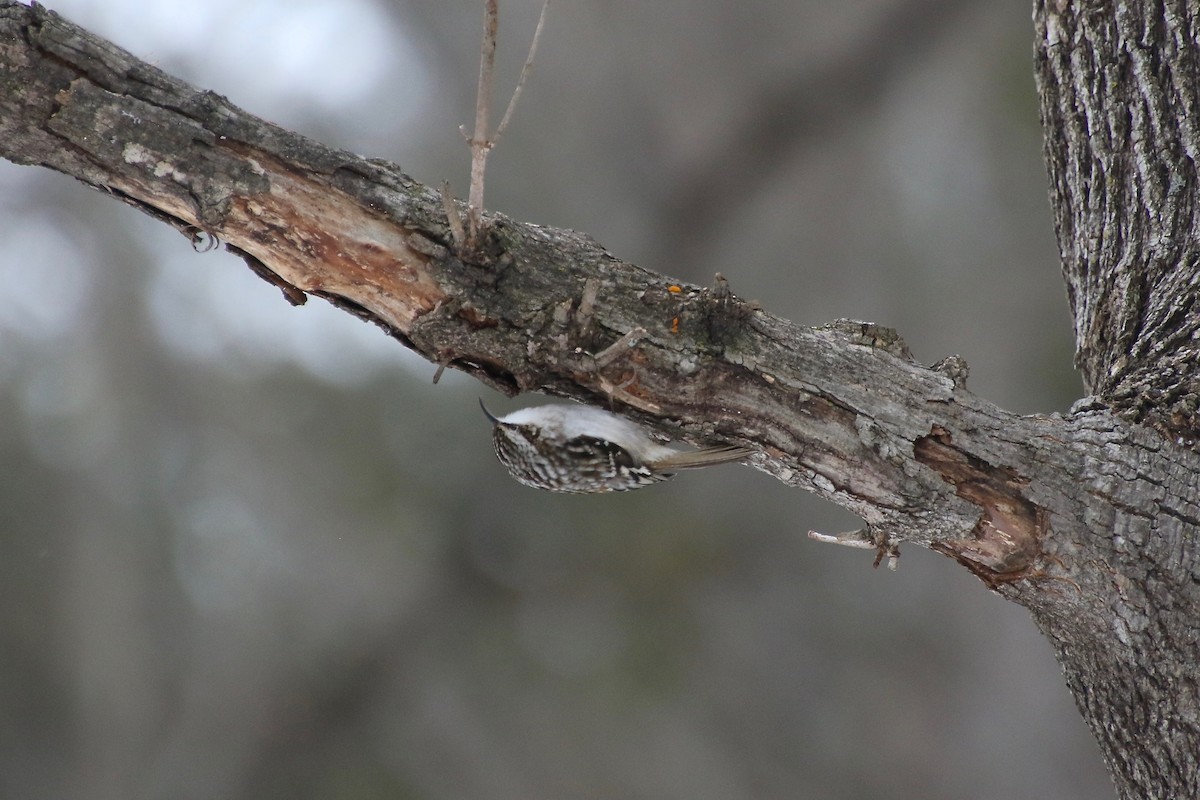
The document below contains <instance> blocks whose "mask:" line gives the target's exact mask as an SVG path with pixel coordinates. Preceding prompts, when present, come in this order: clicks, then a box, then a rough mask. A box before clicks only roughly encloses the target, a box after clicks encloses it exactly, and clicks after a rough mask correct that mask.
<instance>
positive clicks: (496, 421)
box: [479, 397, 500, 425]
mask: <svg viewBox="0 0 1200 800" xmlns="http://www.w3.org/2000/svg"><path fill="white" fill-rule="evenodd" d="M479 407H480V408H482V409H483V413H484V414H485V415H486V416H487V418H488V419H489V420H491V422H492V424H493V425H499V424H500V419H499V418H498V417H497V416H496V415H495V414H493V413H492V412H490V411H488V410H487V406H485V405H484V404H483V398H482V397H481V398H479Z"/></svg>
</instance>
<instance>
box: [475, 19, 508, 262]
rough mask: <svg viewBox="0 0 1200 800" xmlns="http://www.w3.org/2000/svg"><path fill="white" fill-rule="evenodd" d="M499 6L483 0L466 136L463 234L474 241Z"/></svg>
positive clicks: (488, 144) (487, 144) (479, 216)
mask: <svg viewBox="0 0 1200 800" xmlns="http://www.w3.org/2000/svg"><path fill="white" fill-rule="evenodd" d="M499 27H500V10H499V8H498V7H497V4H496V0H484V4H483V41H482V43H481V44H480V47H479V86H478V88H477V89H476V90H475V133H474V134H473V135H472V136H470V137H468V138H467V143H468V144H469V145H470V146H471V190H470V194H469V195H468V196H467V235H468V237H469V242H470V243H471V244H475V243H476V242H477V241H478V238H479V230H480V223H481V221H482V219H483V176H484V173H485V172H486V171H487V157H488V151H489V150H491V147H492V144H491V142H490V141H488V116H489V114H490V113H491V107H492V82H493V79H494V78H495V75H496V32H497V30H498V29H499Z"/></svg>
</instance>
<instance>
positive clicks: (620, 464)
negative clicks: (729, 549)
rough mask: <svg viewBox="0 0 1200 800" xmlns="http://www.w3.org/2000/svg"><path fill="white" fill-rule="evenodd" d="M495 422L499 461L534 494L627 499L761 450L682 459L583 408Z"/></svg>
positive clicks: (618, 420)
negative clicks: (681, 473) (681, 474)
mask: <svg viewBox="0 0 1200 800" xmlns="http://www.w3.org/2000/svg"><path fill="white" fill-rule="evenodd" d="M479 406H480V408H482V409H483V413H484V414H486V415H487V418H488V419H490V420H491V421H492V441H493V443H494V444H495V446H496V457H497V458H499V459H500V463H501V464H503V465H504V468H505V469H507V470H508V472H509V474H510V475H512V476H513V477H514V478H516V479H517V481H519V482H520V483H523V484H525V485H526V486H532V487H533V488H535V489H544V490H546V491H549V492H566V493H569V494H594V493H598V492H624V491H628V490H629V489H637V488H640V487H642V486H648V485H649V484H651V483H657V482H659V481H665V480H666V479H667V478H670V477H671V476H672V475H673V474H674V471H675V470H679V469H693V468H695V467H707V466H711V465H713V464H725V463H728V462H731V461H740V460H742V459H743V458H745V457H746V456H748V455H750V454H751V453H752V452H754V451H753V450H748V449H747V448H744V447H736V446H733V445H718V446H716V447H705V448H702V449H700V450H693V451H691V452H680V451H678V450H672V449H671V448H670V447H667V446H665V445H661V444H659V443H658V442H656V441H654V440H653V439H651V438H650V435H649V434H648V433H647V432H646V431H645V430H643V429H642V428H641V427H640V426H638V425H636V424H635V423H633V422H630V421H629V420H627V419H625V418H624V417H618V416H617V415H616V414H610V413H609V412H607V411H602V410H601V409H599V408H592V407H591V406H581V405H566V404H557V405H545V406H535V407H532V408H522V409H520V410H519V411H514V412H512V413H511V414H508V415H506V416H504V417H497V416H495V415H494V414H492V412H490V411H488V410H487V406H485V405H484V404H483V400H482V399H481V400H480V401H479Z"/></svg>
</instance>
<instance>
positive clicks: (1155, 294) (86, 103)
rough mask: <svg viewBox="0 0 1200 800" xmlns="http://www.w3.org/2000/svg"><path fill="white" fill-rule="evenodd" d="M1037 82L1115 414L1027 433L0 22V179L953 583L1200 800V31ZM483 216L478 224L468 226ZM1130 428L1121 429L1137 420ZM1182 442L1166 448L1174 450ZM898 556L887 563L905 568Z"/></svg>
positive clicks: (893, 342)
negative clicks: (232, 267)
mask: <svg viewBox="0 0 1200 800" xmlns="http://www.w3.org/2000/svg"><path fill="white" fill-rule="evenodd" d="M1035 19H1036V26H1037V30H1038V35H1039V41H1038V74H1039V79H1040V81H1041V86H1042V95H1043V117H1044V121H1045V124H1046V128H1047V151H1046V153H1047V161H1048V163H1049V165H1050V173H1051V178H1052V184H1053V190H1054V199H1055V212H1056V222H1057V225H1058V231H1059V242H1060V247H1061V249H1062V253H1063V263H1064V274H1065V276H1066V278H1067V281H1068V286H1069V289H1070V295H1071V300H1072V305H1073V308H1074V311H1075V313H1076V331H1077V336H1078V341H1079V362H1080V365H1081V368H1082V369H1083V371H1084V373H1085V375H1086V376H1087V380H1088V385H1089V386H1090V387H1091V390H1092V391H1093V392H1095V393H1096V394H1097V395H1099V397H1097V398H1091V399H1088V400H1086V401H1083V402H1081V403H1079V404H1077V406H1076V408H1075V409H1073V411H1072V413H1071V414H1070V415H1067V416H1062V415H1057V414H1052V415H1048V416H1043V415H1033V416H1017V415H1014V414H1011V413H1009V412H1006V411H1004V410H1002V409H1000V408H997V407H996V406H995V405H993V404H991V403H989V402H987V401H986V400H984V399H983V398H980V397H977V396H975V395H974V394H972V393H971V392H969V391H968V390H967V389H966V387H965V376H966V369H965V364H963V363H962V361H961V359H956V358H953V357H952V358H950V359H946V360H944V361H943V362H941V363H940V364H939V366H938V367H937V368H928V367H924V366H922V365H920V364H917V363H915V362H914V361H913V360H912V359H911V357H910V356H909V355H908V352H907V348H906V347H904V344H903V341H902V340H901V339H900V337H899V336H898V335H897V334H896V333H895V332H894V331H891V330H889V329H886V328H881V327H879V326H875V325H871V324H868V323H857V322H850V321H839V322H836V323H832V324H830V325H827V326H822V327H816V328H808V327H802V326H798V325H794V324H792V323H789V322H787V321H785V320H782V319H780V318H778V317H775V316H773V315H771V314H770V313H768V312H766V311H764V310H762V309H760V308H758V307H757V306H755V305H753V304H749V303H746V302H744V301H743V300H741V299H740V298H738V297H737V296H736V295H735V294H733V293H732V292H730V291H729V288H728V285H727V284H724V283H723V282H721V281H718V283H717V285H716V286H714V287H711V288H702V287H697V286H690V285H687V284H682V283H680V282H678V281H675V280H673V279H671V278H669V277H667V276H663V275H658V274H655V273H652V272H649V271H647V270H644V269H641V268H639V267H637V266H636V265H633V264H629V263H626V262H623V261H621V260H619V259H617V258H615V257H614V256H612V255H611V254H609V253H607V252H606V251H605V250H604V249H603V248H601V247H600V246H599V245H598V244H597V243H596V242H594V241H593V240H591V239H590V238H588V237H587V236H585V235H583V234H579V233H576V232H573V231H565V230H556V229H551V228H545V227H540V226H537V225H531V224H524V223H518V222H515V221H513V220H510V219H508V218H506V217H503V216H501V215H498V214H491V215H488V216H487V217H486V223H487V225H486V238H485V240H484V241H483V242H482V243H481V244H480V245H479V247H478V248H477V249H474V250H472V251H471V252H464V251H461V250H459V249H458V248H457V247H456V245H455V243H454V236H453V235H452V233H451V225H450V221H449V220H448V219H447V218H446V213H445V209H444V206H443V203H442V200H441V198H440V196H439V194H438V193H437V192H435V191H433V190H432V189H430V188H428V187H425V186H422V185H421V184H419V183H417V182H416V181H414V180H412V179H411V178H409V177H408V176H406V175H404V174H403V173H402V172H400V171H399V169H397V168H396V167H395V166H394V165H391V164H387V163H383V162H379V161H374V160H368V159H364V158H361V157H359V156H356V155H353V154H351V153H346V152H340V151H335V150H330V149H328V148H325V147H322V146H321V145H319V144H317V143H315V142H312V141H309V140H307V139H304V138H303V137H300V136H297V135H295V134H292V133H289V132H287V131H284V130H281V129H279V128H277V127H275V126H272V125H270V124H268V123H266V122H264V121H262V120H260V119H257V118H255V117H253V116H251V115H249V114H246V113H245V112H243V111H241V110H239V109H237V108H235V107H233V106H232V105H231V104H230V103H229V102H228V101H226V100H225V99H224V98H221V97H219V96H217V95H214V94H212V93H207V92H201V91H197V90H195V89H193V88H191V87H189V86H187V85H185V84H183V83H181V82H179V81H177V80H175V79H173V78H171V77H169V76H167V75H165V74H163V73H162V72H160V71H158V70H156V69H154V68H153V67H150V66H149V65H147V64H145V63H143V62H140V61H138V60H137V59H135V58H133V57H132V56H130V55H129V54H128V53H125V52H123V51H121V50H119V49H118V48H116V47H114V46H112V45H111V44H109V43H107V42H104V41H102V40H100V39H98V38H96V37H94V36H91V35H90V34H87V33H86V32H85V31H82V30H80V29H78V28H76V27H74V26H71V25H69V24H67V23H65V22H64V21H62V20H61V19H60V18H59V17H57V16H56V15H54V14H53V13H51V12H48V11H46V10H45V9H42V8H40V7H33V8H29V7H26V6H23V5H19V4H16V3H13V2H11V1H10V0H5V1H2V2H0V155H3V156H4V157H5V158H8V159H10V160H12V161H15V162H17V163H22V164H35V165H41V166H45V167H48V168H51V169H55V170H58V171H60V172H63V173H65V174H68V175H72V176H74V177H76V178H78V179H80V180H81V181H84V182H86V183H88V184H90V185H92V186H94V187H96V188H98V189H100V190H102V191H105V192H108V193H110V194H112V195H114V196H117V197H119V198H121V199H122V200H123V201H125V202H127V203H130V204H131V205H134V206H135V207H137V208H139V209H141V210H143V211H145V212H146V213H148V214H151V215H153V216H154V217H155V218H157V219H160V220H162V221H164V222H166V223H168V224H170V225H173V226H175V227H176V228H178V229H180V230H182V231H184V232H185V233H187V234H188V235H189V236H192V237H195V236H196V235H197V233H198V232H203V233H204V234H207V235H211V236H215V237H218V238H219V239H220V240H221V241H222V242H224V243H226V246H227V247H228V248H229V249H231V250H232V251H234V252H235V253H237V254H239V255H240V256H242V257H243V258H245V259H246V261H247V263H248V264H249V265H250V266H251V267H252V268H253V269H254V270H255V271H256V273H258V274H259V275H261V276H264V277H266V278H267V279H269V280H270V281H271V282H272V283H274V284H276V285H278V286H280V287H281V288H282V289H283V291H284V292H285V294H286V295H287V296H288V298H289V299H290V300H291V301H293V302H299V301H301V300H303V298H304V297H305V296H307V295H310V294H311V295H315V296H319V297H322V298H325V299H328V300H330V301H331V302H333V303H335V304H337V305H338V306H340V307H342V308H344V309H346V310H347V311H350V312H351V313H354V314H356V315H357V316H360V317H362V318H364V319H368V320H371V321H373V322H375V323H377V324H379V325H380V326H382V327H383V328H384V329H385V330H387V331H388V332H389V333H390V334H391V335H393V336H394V337H396V338H397V339H398V340H400V341H401V342H403V343H404V344H405V345H406V346H408V347H410V348H412V349H413V350H415V351H416V352H418V353H420V354H422V355H423V356H425V357H426V358H428V359H429V360H430V361H432V362H434V363H436V364H438V365H441V366H450V367H454V368H458V369H462V370H465V371H467V372H469V373H471V374H473V375H475V376H476V377H478V378H479V379H480V380H482V381H484V382H486V383H488V384H490V385H492V386H494V387H497V388H499V389H502V390H504V391H506V392H508V393H510V394H511V393H517V392H527V391H539V392H545V393H550V394H556V395H560V396H566V397H573V398H576V399H579V400H582V401H585V402H591V403H596V404H605V405H608V406H610V407H612V408H614V409H615V410H617V411H619V412H620V413H624V414H627V415H629V416H631V417H635V418H637V419H639V420H640V421H642V422H644V423H646V424H649V425H652V426H655V427H658V428H659V429H661V430H664V431H669V432H670V433H671V434H672V436H675V437H682V438H689V439H692V440H693V441H697V442H699V441H704V440H710V439H714V438H717V439H723V440H726V441H730V442H735V443H738V444H745V445H749V446H752V447H754V448H756V449H757V451H758V453H757V455H755V456H754V457H752V459H751V463H752V464H753V465H754V466H755V467H757V468H758V469H761V470H763V471H765V472H767V473H769V474H771V475H773V476H775V477H776V478H778V479H779V480H780V481H782V482H784V483H786V484H787V485H790V486H794V487H797V488H803V489H806V490H808V491H812V492H815V493H816V494H818V495H820V496H822V497H824V498H827V499H829V500H831V501H833V502H836V503H838V504H840V505H842V506H844V507H845V508H848V509H850V510H851V511H853V512H854V513H856V514H858V515H859V516H861V517H862V518H863V519H864V520H865V521H866V523H867V526H868V528H867V531H866V532H865V533H864V537H865V538H866V539H867V540H869V541H870V542H872V543H873V544H875V545H877V546H879V547H880V548H883V549H885V550H887V551H888V552H891V548H893V547H894V546H895V544H896V543H898V542H905V543H910V544H913V545H919V546H924V547H930V548H932V549H934V550H937V551H938V552H942V553H945V554H947V555H949V556H951V557H953V558H955V559H956V560H957V561H958V562H959V563H961V564H963V566H965V567H966V568H968V569H969V570H971V571H972V572H973V573H974V574H975V575H977V576H979V577H980V578H981V579H982V580H983V582H984V583H985V584H986V585H987V586H988V587H990V588H991V589H993V590H994V591H996V592H998V593H1000V594H1002V595H1003V596H1005V597H1007V598H1009V599H1011V600H1013V601H1014V602H1017V603H1020V604H1022V605H1024V606H1025V607H1027V608H1028V609H1029V610H1030V612H1031V613H1032V616H1033V618H1034V620H1035V622H1036V624H1037V625H1038V626H1039V628H1040V629H1041V630H1042V631H1043V632H1044V633H1045V634H1046V636H1047V637H1048V638H1049V639H1050V641H1051V642H1052V643H1053V645H1054V648H1055V651H1056V653H1057V656H1058V659H1059V661H1060V662H1061V664H1062V666H1063V670H1064V673H1065V675H1066V679H1067V683H1068V685H1069V686H1070V688H1071V690H1072V691H1073V692H1074V694H1075V697H1076V699H1077V702H1078V705H1079V708H1080V710H1081V712H1082V713H1083V715H1084V717H1085V719H1086V720H1087V722H1088V724H1089V725H1090V726H1091V729H1092V730H1093V732H1094V733H1095V735H1096V737H1097V740H1098V741H1099V742H1100V744H1101V747H1102V749H1103V750H1104V753H1105V757H1106V759H1107V762H1108V764H1109V766H1110V768H1111V770H1112V772H1113V776H1114V779H1115V780H1116V783H1117V786H1118V789H1119V791H1120V792H1121V794H1122V796H1123V797H1128V798H1134V797H1138V798H1142V797H1162V798H1167V797H1172V798H1173V797H1194V796H1200V778H1198V775H1200V767H1198V765H1197V759H1198V754H1200V681H1198V678H1197V670H1196V655H1197V652H1200V651H1198V645H1200V632H1198V631H1200V628H1198V625H1197V620H1200V564H1198V561H1197V536H1198V530H1200V524H1198V523H1200V481H1198V480H1197V477H1198V476H1200V455H1198V454H1197V453H1196V452H1195V451H1194V450H1193V449H1191V448H1189V447H1186V446H1181V445H1180V443H1181V442H1182V443H1183V444H1190V443H1194V442H1195V440H1196V436H1195V433H1196V430H1197V428H1196V416H1195V408H1196V405H1195V400H1194V398H1195V396H1196V392H1195V382H1196V380H1197V372H1196V369H1195V366H1196V364H1195V359H1196V348H1197V344H1196V342H1197V338H1198V337H1197V336H1196V335H1195V331H1196V330H1197V326H1196V318H1195V314H1196V313H1197V309H1196V304H1195V303H1193V302H1192V300H1193V298H1194V296H1195V291H1196V289H1195V287H1196V286H1197V285H1198V280H1197V265H1198V264H1200V258H1198V257H1197V252H1196V242H1197V236H1196V234H1197V227H1196V223H1195V200H1194V198H1195V192H1196V189H1197V186H1198V184H1197V181H1196V179H1195V169H1194V163H1193V158H1192V154H1193V153H1195V152H1197V149H1196V148H1197V143H1198V142H1200V137H1197V136H1195V135H1194V133H1195V129H1196V126H1197V125H1198V124H1200V123H1197V122H1196V118H1197V117H1196V114H1195V113H1194V111H1195V110H1196V103H1195V91H1196V89H1195V87H1196V86H1197V85H1200V82H1198V81H1197V77H1198V76H1197V74H1196V63H1197V56H1196V54H1197V49H1198V48H1197V43H1196V25H1195V12H1194V11H1193V10H1191V9H1189V8H1187V7H1186V6H1185V5H1184V4H1183V3H1172V4H1155V3H1146V4H1136V5H1135V4H1123V5H1122V6H1121V7H1120V9H1118V10H1117V11H1115V12H1114V11H1112V10H1111V9H1110V8H1109V5H1108V4H1095V3H1074V4H1072V3H1068V2H1057V3H1055V4H1053V7H1050V6H1049V5H1047V4H1045V3H1039V4H1038V6H1037V9H1036V18H1035ZM460 213H461V209H460ZM1114 410H1115V412H1116V413H1114ZM1164 433H1165V434H1166V436H1165V437H1164V436H1163V435H1162V434H1164ZM881 552H882V551H881Z"/></svg>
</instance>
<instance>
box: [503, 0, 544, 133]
mask: <svg viewBox="0 0 1200 800" xmlns="http://www.w3.org/2000/svg"><path fill="white" fill-rule="evenodd" d="M549 8H550V0H545V2H544V3H542V13H541V14H539V15H538V21H537V27H536V28H534V29H533V41H532V42H530V43H529V55H528V56H526V57H525V66H523V67H521V77H520V78H518V79H517V88H515V89H513V93H512V98H510V99H509V101H508V108H507V109H505V111H504V116H503V117H502V118H501V119H500V124H499V125H497V126H496V132H495V133H494V134H492V147H495V146H496V145H497V144H499V143H500V137H501V136H503V135H504V129H505V128H507V127H508V121H509V120H510V119H512V115H513V111H515V110H516V108H517V100H518V99H520V97H521V90H522V89H524V88H525V79H526V78H527V77H529V73H530V72H531V71H532V70H533V58H534V56H535V55H537V46H538V41H539V40H540V39H541V38H542V26H544V25H545V24H546V10H547V9H549Z"/></svg>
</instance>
